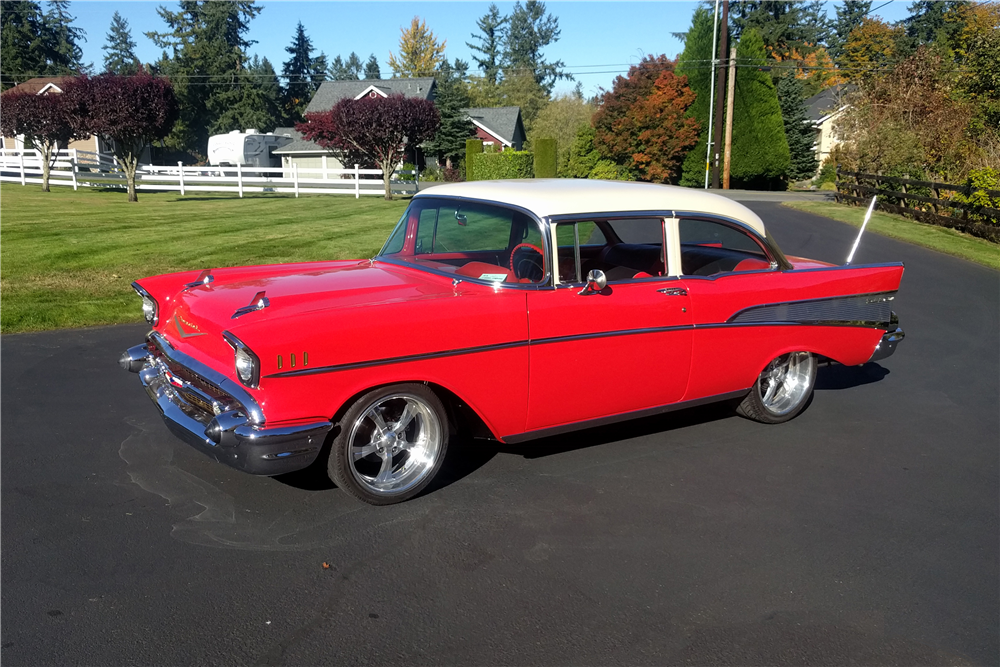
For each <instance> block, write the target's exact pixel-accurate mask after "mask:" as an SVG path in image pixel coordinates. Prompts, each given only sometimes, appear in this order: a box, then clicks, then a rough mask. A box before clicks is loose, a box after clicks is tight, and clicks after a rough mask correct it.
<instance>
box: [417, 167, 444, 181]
mask: <svg viewBox="0 0 1000 667" xmlns="http://www.w3.org/2000/svg"><path fill="white" fill-rule="evenodd" d="M420 180H422V181H428V182H434V181H440V180H441V168H440V167H435V166H433V165H427V166H426V167H424V170H423V171H422V172H420Z"/></svg>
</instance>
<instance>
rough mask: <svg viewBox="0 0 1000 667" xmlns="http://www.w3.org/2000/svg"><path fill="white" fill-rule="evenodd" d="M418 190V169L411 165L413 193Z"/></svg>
mask: <svg viewBox="0 0 1000 667" xmlns="http://www.w3.org/2000/svg"><path fill="white" fill-rule="evenodd" d="M418 192H420V170H419V169H417V165H413V194H417V193H418Z"/></svg>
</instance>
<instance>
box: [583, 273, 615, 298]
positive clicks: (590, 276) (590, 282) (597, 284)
mask: <svg viewBox="0 0 1000 667" xmlns="http://www.w3.org/2000/svg"><path fill="white" fill-rule="evenodd" d="M607 286H608V277H607V276H606V275H604V271H601V270H600V269H591V271H590V272H589V273H587V286H586V287H584V288H583V289H582V290H580V292H579V294H582V295H584V296H587V295H588V294H598V293H600V292H601V290H603V289H604V288H605V287H607Z"/></svg>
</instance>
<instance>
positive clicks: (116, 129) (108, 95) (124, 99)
mask: <svg viewBox="0 0 1000 667" xmlns="http://www.w3.org/2000/svg"><path fill="white" fill-rule="evenodd" d="M64 95H65V97H66V104H67V111H68V114H69V119H70V123H72V125H73V127H74V128H75V129H76V131H77V132H78V133H79V134H80V135H87V134H92V135H100V136H103V137H107V138H109V139H111V140H112V142H113V143H114V154H115V157H117V158H118V163H119V165H121V168H122V170H123V171H124V172H125V180H126V182H127V183H128V200H129V201H130V202H132V201H138V200H139V199H138V197H137V196H136V192H135V172H136V169H137V168H138V166H139V156H140V155H141V154H142V151H143V149H144V148H145V147H146V146H147V145H148V144H151V143H153V142H154V141H156V140H157V139H162V138H163V137H165V136H167V134H168V133H169V132H170V130H171V129H172V128H173V126H174V122H175V121H176V120H177V115H178V107H177V98H175V97H174V89H173V86H171V85H170V82H169V81H167V80H166V79H162V78H159V77H154V76H150V75H149V74H144V73H143V74H137V75H135V76H119V75H117V74H101V75H99V76H94V77H87V76H83V77H80V78H79V79H77V80H75V81H73V82H72V83H70V84H69V85H68V86H66V92H65V93H64Z"/></svg>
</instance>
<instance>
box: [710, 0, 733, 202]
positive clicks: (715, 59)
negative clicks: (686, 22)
mask: <svg viewBox="0 0 1000 667" xmlns="http://www.w3.org/2000/svg"><path fill="white" fill-rule="evenodd" d="M726 29H727V30H728V29H729V26H726ZM718 32H719V0H715V18H714V19H712V82H711V83H710V84H709V89H708V90H709V93H708V145H707V146H706V147H705V189H706V190H708V172H709V168H710V165H711V164H712V116H713V115H714V113H713V112H714V111H715V69H716V67H718V65H719V58H718V54H717V53H716V52H715V48H716V47H715V40H716V36H717V34H718Z"/></svg>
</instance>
